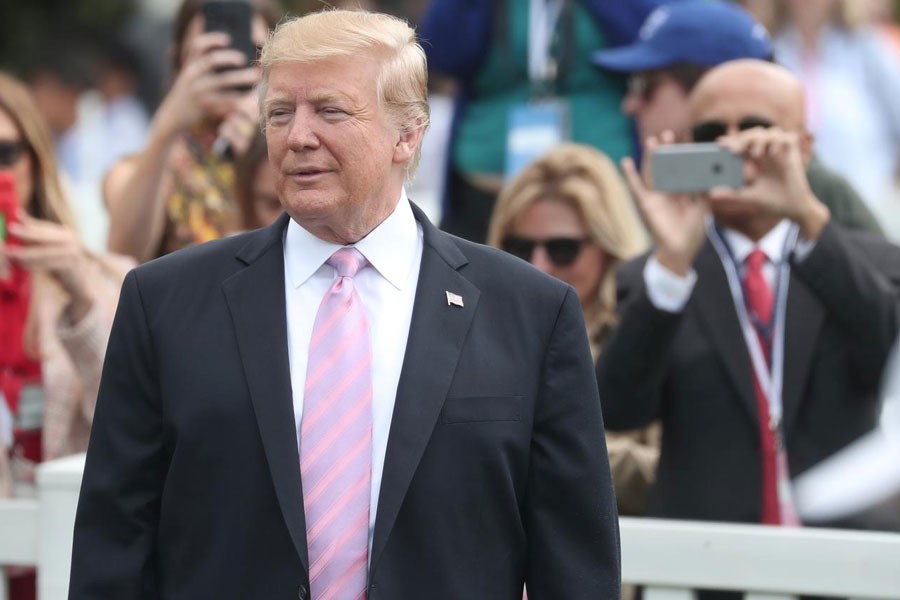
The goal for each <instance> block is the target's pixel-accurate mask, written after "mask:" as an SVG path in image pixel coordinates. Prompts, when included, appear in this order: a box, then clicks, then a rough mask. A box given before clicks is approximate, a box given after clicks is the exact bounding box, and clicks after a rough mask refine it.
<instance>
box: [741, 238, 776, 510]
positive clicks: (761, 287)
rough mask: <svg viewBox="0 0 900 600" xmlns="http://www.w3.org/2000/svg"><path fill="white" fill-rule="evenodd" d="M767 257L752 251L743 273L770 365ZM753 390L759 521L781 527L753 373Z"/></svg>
mask: <svg viewBox="0 0 900 600" xmlns="http://www.w3.org/2000/svg"><path fill="white" fill-rule="evenodd" d="M765 263H766V255H765V254H764V253H763V251H762V250H760V249H759V248H755V249H754V250H753V251H752V252H751V253H750V254H749V255H748V256H747V259H746V264H745V269H744V294H745V298H746V300H747V311H748V312H749V313H750V316H751V320H752V322H753V324H754V327H755V328H756V333H757V336H758V337H759V343H760V346H761V347H762V349H763V354H764V355H765V357H766V363H768V362H769V344H768V341H767V339H768V336H767V335H764V334H763V332H762V331H761V330H765V331H768V329H769V326H770V325H771V323H772V307H773V299H772V289H771V288H770V287H769V283H768V282H767V281H766V278H765V277H764V276H763V265H764V264H765ZM753 390H754V392H755V394H756V407H757V411H758V413H759V445H760V450H761V456H760V458H761V459H762V517H761V521H762V523H764V524H768V525H777V524H779V523H781V514H780V510H779V502H778V487H777V486H778V480H777V479H778V476H777V472H776V460H777V455H776V448H775V432H774V431H773V430H772V427H771V424H770V420H771V419H770V416H769V401H768V399H767V398H766V395H765V394H764V393H763V388H762V385H761V384H760V381H759V378H758V377H757V376H756V370H755V369H754V370H753Z"/></svg>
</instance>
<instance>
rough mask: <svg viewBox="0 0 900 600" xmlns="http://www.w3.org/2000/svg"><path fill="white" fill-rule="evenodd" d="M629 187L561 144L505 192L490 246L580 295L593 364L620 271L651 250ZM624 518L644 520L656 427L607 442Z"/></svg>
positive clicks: (611, 315) (596, 158) (608, 168)
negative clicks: (623, 264) (641, 517)
mask: <svg viewBox="0 0 900 600" xmlns="http://www.w3.org/2000/svg"><path fill="white" fill-rule="evenodd" d="M647 243H648V239H647V234H646V231H645V230H644V228H643V225H642V224H641V221H640V218H639V217H638V213H637V210H636V209H635V207H634V204H633V203H632V201H631V198H630V197H629V196H628V192H627V191H626V190H625V184H624V182H623V181H622V179H621V178H620V177H619V174H618V172H617V171H616V169H615V167H614V166H613V164H612V162H611V161H610V159H609V158H608V157H607V156H606V155H605V154H603V153H602V152H600V151H598V150H595V149H593V148H590V147H588V146H582V145H578V144H563V145H560V146H558V147H557V148H555V149H554V150H551V151H550V152H548V153H547V154H545V155H544V156H543V157H541V158H540V159H538V160H537V161H535V162H534V163H532V164H531V165H529V166H528V167H526V168H525V169H523V170H522V172H521V173H520V174H519V175H518V176H517V177H516V178H515V179H513V180H512V181H511V182H510V183H509V184H507V185H506V187H505V188H504V189H503V190H502V191H501V193H500V196H499V198H498V200H497V204H496V206H495V207H494V212H493V215H492V217H491V222H490V227H489V230H488V244H490V245H491V246H495V247H498V248H503V249H504V250H506V251H507V252H509V253H510V254H514V255H516V256H518V257H519V258H522V259H523V260H526V261H528V262H530V263H531V264H533V265H534V266H535V267H537V268H538V269H540V270H541V271H543V272H545V273H548V274H550V275H552V276H554V277H556V278H558V279H561V280H563V281H565V282H566V283H568V284H570V285H571V286H572V287H574V288H575V291H576V292H577V293H578V298H579V300H580V301H581V308H582V310H583V312H584V320H585V323H586V325H587V329H588V338H589V340H590V344H591V353H592V354H593V356H594V359H595V360H596V359H597V356H598V355H599V353H600V350H601V348H602V346H603V341H604V340H605V339H606V337H607V336H608V335H609V333H610V332H611V331H612V328H613V327H614V326H615V324H616V293H615V292H616V291H615V285H616V282H615V268H616V266H617V265H619V264H620V263H621V262H622V261H624V260H628V259H629V258H632V257H634V256H637V255H638V254H640V253H641V252H643V251H644V250H646V249H647ZM606 441H607V446H608V450H609V458H610V467H611V469H612V473H613V483H614V485H615V488H616V497H617V499H618V502H619V512H620V513H621V514H631V515H635V514H641V513H642V512H643V511H644V506H645V502H646V495H647V491H648V488H649V486H650V485H651V484H652V482H653V478H654V473H655V470H656V460H657V457H658V455H659V450H658V447H659V444H658V431H657V430H656V428H655V427H651V428H648V429H646V430H642V431H639V432H632V433H625V434H618V433H610V432H607V434H606Z"/></svg>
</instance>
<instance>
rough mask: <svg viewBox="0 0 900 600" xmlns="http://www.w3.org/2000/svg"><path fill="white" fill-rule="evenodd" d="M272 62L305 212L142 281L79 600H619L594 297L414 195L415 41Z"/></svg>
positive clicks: (105, 443)
mask: <svg viewBox="0 0 900 600" xmlns="http://www.w3.org/2000/svg"><path fill="white" fill-rule="evenodd" d="M262 68H263V82H264V83H263V87H264V89H263V91H262V94H261V102H262V114H263V119H264V125H265V131H266V137H267V142H268V149H269V158H270V161H271V162H272V164H273V165H274V167H275V170H276V173H277V174H276V180H277V187H278V190H279V196H280V198H281V200H282V202H283V204H284V206H285V209H286V212H287V215H285V216H284V217H282V218H281V219H280V220H279V221H278V222H276V223H275V224H274V225H272V226H271V227H268V228H266V229H263V230H260V231H256V232H251V233H247V234H243V235H240V236H235V237H232V238H228V239H224V240H220V241H217V242H213V243H210V244H206V245H203V246H199V247H196V248H192V249H189V250H186V251H183V252H178V253H175V254H173V255H170V256H167V257H165V258H162V259H159V260H157V261H154V262H152V263H149V264H146V265H144V266H142V267H139V268H138V269H136V270H135V271H133V272H132V273H131V274H129V276H128V277H127V279H126V282H125V284H124V288H123V291H122V297H121V301H120V306H119V310H118V314H117V317H116V321H115V324H114V326H113V331H112V334H111V338H110V342H109V349H108V354H107V361H106V364H105V367H104V374H103V380H102V384H101V390H100V397H99V400H98V405H97V411H96V415H95V420H94V429H93V432H92V439H91V444H90V449H89V451H88V457H87V465H86V469H85V474H84V482H83V487H82V492H81V498H80V502H79V507H78V515H77V519H76V526H75V546H74V553H73V565H72V580H71V591H70V598H71V599H73V600H86V599H89V598H90V599H97V598H107V599H110V600H112V599H115V600H121V599H123V598H142V599H154V600H157V599H163V598H164V599H167V600H176V599H190V600H196V599H199V598H235V599H241V600H244V599H263V598H265V599H268V598H300V599H301V600H303V599H305V598H313V599H322V600H325V599H328V598H334V599H341V600H343V599H356V598H369V600H373V599H385V600H421V599H423V598H428V599H437V600H441V599H445V600H459V599H461V598H466V599H467V600H478V599H483V600H498V599H506V600H518V599H519V598H521V597H522V590H523V585H524V584H527V587H528V594H529V597H530V598H532V600H540V599H551V598H552V599H557V598H566V599H578V598H583V599H595V598H615V597H618V592H619V583H618V581H619V562H618V560H619V559H618V544H617V524H616V523H617V522H616V513H615V501H614V499H613V496H612V490H611V482H610V476H609V470H608V464H607V459H606V452H605V445H604V441H603V427H602V422H601V415H600V407H599V399H598V395H597V389H596V379H595V378H594V373H593V367H592V364H591V359H590V353H589V350H588V345H587V340H586V336H585V328H584V324H583V321H582V316H581V310H580V308H579V303H578V299H577V297H576V295H575V294H574V292H573V290H572V289H571V288H569V287H567V286H565V285H564V284H561V283H559V282H557V281H556V280H554V279H552V278H550V277H546V276H544V275H542V274H540V273H538V272H537V271H536V270H534V269H532V268H531V267H529V266H528V265H526V264H525V263H524V262H522V261H519V260H517V259H513V258H511V257H509V256H508V255H505V254H504V253H502V252H499V251H495V250H491V249H488V248H485V247H482V246H479V245H476V244H472V243H468V242H464V241H462V240H459V239H456V238H453V237H451V236H449V235H446V234H444V233H442V232H440V231H438V230H437V229H435V228H434V227H433V226H432V225H431V224H430V223H429V222H428V221H427V219H426V218H425V217H424V215H423V214H422V213H421V212H420V211H419V210H418V209H416V208H415V207H414V206H412V205H411V204H410V203H409V202H408V201H407V199H406V197H405V193H404V191H403V181H404V179H405V177H406V176H407V174H408V172H409V171H411V170H412V168H413V167H414V163H415V161H416V159H417V153H418V146H419V142H420V140H421V136H422V132H423V130H424V129H425V126H426V124H427V118H428V107H427V100H426V71H425V61H424V55H423V53H422V51H421V48H420V47H419V46H418V45H417V44H416V42H415V34H414V32H413V31H412V30H411V29H410V28H409V27H408V26H407V25H406V24H405V23H403V22H401V21H399V20H397V19H394V18H392V17H388V16H385V15H375V14H369V13H357V12H345V11H327V12H322V13H317V14H314V15H310V16H307V17H304V18H302V19H298V20H293V21H290V22H287V23H285V24H282V25H281V26H280V27H279V29H278V30H277V32H276V33H275V34H274V35H273V37H272V38H271V39H270V40H269V42H268V43H267V45H266V47H265V49H264V51H263V55H262ZM379 94H380V95H379ZM345 364H346V365H347V367H346V368H338V367H341V366H342V365H345Z"/></svg>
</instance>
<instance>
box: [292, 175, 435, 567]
mask: <svg viewBox="0 0 900 600" xmlns="http://www.w3.org/2000/svg"><path fill="white" fill-rule="evenodd" d="M422 245H423V235H422V228H421V226H420V225H419V224H418V223H417V222H416V219H415V216H414V215H413V212H412V208H411V207H410V204H409V201H408V200H407V197H406V191H405V190H404V191H403V192H402V193H401V196H400V201H399V202H398V203H397V207H396V208H395V209H394V212H393V213H391V215H390V216H389V217H388V218H387V219H385V220H384V221H383V222H382V223H381V224H380V225H379V226H378V227H376V228H375V229H374V230H372V232H371V233H369V235H367V236H366V237H365V238H363V239H362V240H360V241H359V242H357V243H356V244H354V246H355V247H356V249H357V250H359V251H360V252H361V253H362V255H363V256H365V257H366V259H367V260H368V261H369V263H370V266H369V267H366V268H365V269H362V270H361V271H360V272H359V273H358V274H357V275H356V277H354V286H355V288H356V291H357V293H359V297H360V299H361V300H362V303H363V305H364V306H365V309H366V315H367V316H368V318H369V335H370V340H371V343H372V390H373V397H372V495H371V501H370V507H369V552H370V553H371V550H372V535H373V532H374V529H375V513H376V509H377V507H378V494H379V491H380V489H381V475H382V472H383V471H384V456H385V452H386V450H387V440H388V433H389V431H390V428H391V417H392V416H393V413H394V400H395V398H396V396H397V386H398V384H399V381H400V370H401V368H402V367H403V358H404V356H405V354H406V341H407V338H408V337H409V327H410V321H411V319H412V311H413V304H414V301H415V296H416V286H417V285H418V280H419V268H420V266H421V264H422ZM340 248H342V246H340V245H338V244H333V243H331V242H326V241H324V240H321V239H319V238H317V237H315V236H314V235H312V234H311V233H310V232H308V231H306V230H305V229H303V228H302V227H301V226H300V225H298V224H297V223H296V222H295V221H294V220H293V219H292V220H291V221H290V223H289V224H288V226H287V231H286V233H285V239H284V277H285V279H284V280H285V284H286V285H285V286H284V287H285V295H286V298H285V300H286V303H285V306H286V307H287V328H288V359H289V361H290V368H291V388H292V390H293V399H294V425H295V427H296V431H297V448H298V449H299V447H300V420H301V418H302V416H303V399H304V390H305V388H306V365H307V351H308V349H309V342H310V339H311V338H312V330H313V324H314V322H315V319H316V312H317V311H318V310H319V305H320V304H321V302H322V298H323V297H324V296H325V292H326V291H328V288H329V287H331V284H332V282H333V281H334V279H335V277H336V271H335V270H334V268H332V267H330V266H329V265H327V264H325V261H326V260H328V258H329V257H330V256H331V255H332V254H334V253H335V252H336V251H337V250H339V249H340Z"/></svg>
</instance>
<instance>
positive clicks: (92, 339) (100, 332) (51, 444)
mask: <svg viewBox="0 0 900 600" xmlns="http://www.w3.org/2000/svg"><path fill="white" fill-rule="evenodd" d="M133 266H134V262H133V261H132V260H131V259H128V258H124V257H120V256H102V257H95V258H94V259H93V260H91V261H90V262H89V263H88V266H87V270H88V274H87V277H88V281H90V285H91V287H92V289H93V292H94V295H95V298H96V303H95V304H94V307H93V308H92V309H91V311H90V312H89V313H88V314H87V315H85V317H84V318H83V319H82V320H81V321H80V322H78V323H74V324H70V323H67V322H66V319H65V316H64V312H63V311H64V310H65V307H66V304H67V298H66V295H65V293H64V292H63V290H62V289H61V288H60V287H59V286H58V285H56V284H55V282H52V281H47V280H43V281H41V282H40V283H37V284H36V286H37V289H36V290H35V293H36V294H37V296H36V298H35V303H34V304H33V306H32V310H36V311H37V316H36V319H37V321H36V326H37V340H38V344H39V348H40V361H41V383H42V387H43V392H44V416H43V458H44V460H51V459H54V458H59V457H62V456H66V455H69V454H75V453H78V452H84V451H85V450H86V449H87V443H88V436H89V434H90V426H91V421H92V420H93V417H94V405H95V403H96V401H97V388H98V387H99V385H100V371H101V369H102V367H103V357H104V354H105V353H106V343H107V340H108V338H109V331H110V328H111V327H112V320H113V316H114V315H115V310H116V304H117V303H118V298H119V289H120V287H121V284H122V279H123V278H124V277H125V273H126V272H127V271H128V270H129V269H130V268H131V267H133ZM16 475H17V477H18V476H19V475H20V474H19V473H18V472H17V473H16ZM12 483H13V474H12V468H11V466H10V464H9V461H8V457H7V453H6V452H0V497H4V496H10V495H11V494H12Z"/></svg>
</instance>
